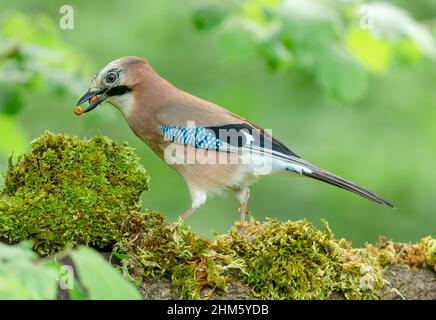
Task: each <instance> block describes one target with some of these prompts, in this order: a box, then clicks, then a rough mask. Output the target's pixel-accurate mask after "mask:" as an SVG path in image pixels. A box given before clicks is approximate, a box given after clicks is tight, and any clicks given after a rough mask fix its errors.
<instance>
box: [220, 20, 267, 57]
mask: <svg viewBox="0 0 436 320" xmlns="http://www.w3.org/2000/svg"><path fill="white" fill-rule="evenodd" d="M220 31H221V33H220V39H219V40H220V47H221V48H222V51H223V52H224V55H225V57H226V58H227V60H229V61H231V62H241V61H246V60H249V59H252V58H254V57H255V56H256V55H257V43H258V42H259V41H260V39H261V38H262V37H263V36H264V34H263V32H264V30H263V28H262V27H261V26H260V25H258V24H256V23H254V22H251V21H250V20H246V19H240V18H234V19H230V20H227V21H226V23H225V25H223V28H222V29H221V30H220Z"/></svg>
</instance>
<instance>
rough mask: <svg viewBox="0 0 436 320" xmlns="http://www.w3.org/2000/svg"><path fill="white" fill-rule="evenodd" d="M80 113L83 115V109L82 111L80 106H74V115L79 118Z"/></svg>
mask: <svg viewBox="0 0 436 320" xmlns="http://www.w3.org/2000/svg"><path fill="white" fill-rule="evenodd" d="M82 113H83V109H82V107H81V106H76V107H75V108H74V114H75V115H76V116H80V115H81V114H82Z"/></svg>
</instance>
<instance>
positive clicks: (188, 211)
mask: <svg viewBox="0 0 436 320" xmlns="http://www.w3.org/2000/svg"><path fill="white" fill-rule="evenodd" d="M195 210H197V208H189V209H188V210H186V211H185V213H184V214H182V215H181V216H180V218H182V220H183V221H185V220H186V219H187V218H188V217H189V216H190V215H191V214H193V213H194V212H195Z"/></svg>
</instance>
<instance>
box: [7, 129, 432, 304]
mask: <svg viewBox="0 0 436 320" xmlns="http://www.w3.org/2000/svg"><path fill="white" fill-rule="evenodd" d="M148 183H149V177H148V175H147V173H146V171H145V169H144V168H143V167H142V166H141V165H139V163H138V159H137V157H136V155H135V154H134V152H133V151H132V150H131V149H130V148H128V147H127V146H126V145H118V144H116V143H114V142H112V141H110V140H109V139H107V138H104V137H97V138H94V139H91V140H79V139H77V138H76V137H69V136H65V135H54V134H50V133H46V134H45V135H43V136H42V137H40V138H38V139H36V140H35V141H34V142H33V143H32V150H31V151H30V152H29V153H27V154H26V155H23V156H21V157H20V158H19V159H18V160H17V161H16V162H15V163H13V162H12V161H10V164H9V168H8V171H7V173H6V175H5V185H4V188H3V190H2V191H1V193H0V240H1V241H5V242H8V243H17V242H19V241H21V240H32V241H33V245H34V249H35V251H37V252H38V253H39V254H40V255H43V256H45V255H51V254H53V253H57V252H59V251H61V250H63V248H65V247H71V246H73V247H74V246H78V245H90V246H93V247H97V248H110V250H111V252H109V256H112V257H113V258H112V259H111V261H114V259H118V265H119V268H120V271H122V272H123V274H124V275H125V276H126V277H127V278H128V279H130V280H131V281H133V282H134V283H136V284H137V286H138V288H139V289H140V290H141V292H142V293H143V296H144V298H148V299H151V298H152V299H172V298H185V299H220V298H221V299H222V298H232V299H246V298H250V299H251V298H259V299H379V298H382V299H403V298H405V299H413V298H426V299H436V273H435V271H436V240H435V239H432V238H430V237H427V238H423V239H422V240H421V241H420V242H419V243H417V244H397V243H392V242H390V241H387V240H385V239H381V241H380V242H379V243H378V244H376V245H368V246H366V247H365V248H360V249H356V248H353V247H352V246H351V244H350V243H349V242H347V241H346V240H344V239H335V237H334V235H333V233H332V231H331V230H330V228H329V226H328V224H327V222H324V228H323V230H319V229H317V228H316V227H314V226H313V225H312V224H311V223H310V222H308V221H307V220H298V221H286V222H280V221H277V220H274V219H268V220H267V221H265V222H263V223H260V222H257V221H251V222H250V223H249V224H248V225H247V228H246V232H247V234H248V236H249V237H250V238H251V239H252V240H253V241H251V242H249V241H247V240H246V239H245V238H243V237H241V236H240V235H239V233H238V231H237V227H236V226H235V227H233V228H232V229H231V230H230V231H229V232H228V233H227V234H223V235H218V236H216V237H215V239H213V240H208V239H203V238H201V237H199V236H198V235H196V234H195V233H193V232H192V231H191V230H190V229H189V228H188V227H187V226H186V225H184V224H183V223H182V222H181V221H178V222H176V223H174V224H167V223H166V222H165V218H164V216H163V215H162V214H160V213H158V212H155V211H152V210H146V211H145V212H141V209H140V201H139V199H140V195H141V193H142V192H143V191H144V190H146V189H147V188H148ZM105 250H106V249H105ZM61 296H62V297H67V296H65V295H61Z"/></svg>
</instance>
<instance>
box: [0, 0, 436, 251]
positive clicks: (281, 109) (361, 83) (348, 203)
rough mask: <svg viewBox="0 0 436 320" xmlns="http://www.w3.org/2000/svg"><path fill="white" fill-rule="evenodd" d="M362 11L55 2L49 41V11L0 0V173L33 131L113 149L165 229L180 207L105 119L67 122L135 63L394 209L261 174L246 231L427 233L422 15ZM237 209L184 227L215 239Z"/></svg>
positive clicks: (148, 161) (430, 5)
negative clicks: (68, 22) (134, 166)
mask: <svg viewBox="0 0 436 320" xmlns="http://www.w3.org/2000/svg"><path fill="white" fill-rule="evenodd" d="M366 3H367V2H365V1H328V0H326V1H316V0H312V1H303V0H301V1H297V0H294V1H280V0H246V1H243V0H240V1H234V0H233V1H232V0H227V1H218V0H216V1H212V0H210V1H176V0H165V1H162V0H148V1H139V0H137V1H93V2H91V1H71V2H70V3H69V4H70V5H71V6H72V8H73V9H74V28H73V29H67V30H62V29H61V28H60V27H59V19H60V18H61V17H62V16H63V15H62V14H60V13H59V10H60V7H61V6H62V5H63V4H65V3H64V1H20V0H17V1H13V2H11V1H5V0H0V169H1V170H2V171H4V170H5V168H6V165H7V158H8V155H9V154H10V153H11V152H13V153H14V154H19V153H21V152H23V151H24V150H25V149H26V145H27V144H28V142H29V141H30V140H31V139H33V138H35V137H37V136H39V135H41V134H42V133H43V132H44V131H45V130H50V131H53V132H58V133H66V134H72V135H78V136H80V137H91V136H94V135H97V134H103V135H107V136H109V137H110V138H112V139H114V140H116V141H118V142H122V141H128V142H129V144H130V145H131V146H133V147H134V148H135V149H136V152H137V153H138V155H139V156H140V157H141V161H142V163H143V165H144V166H145V167H146V168H147V169H148V170H149V172H150V174H151V177H152V181H151V182H152V183H151V187H152V188H151V191H150V192H148V193H146V194H144V196H143V206H144V207H147V208H153V209H156V210H160V211H162V212H164V213H165V214H166V215H167V216H168V219H169V221H174V220H175V219H176V218H177V217H178V215H179V214H181V213H182V212H184V211H185V210H186V209H187V208H188V207H189V206H190V196H189V193H188V191H187V188H186V187H185V185H184V183H183V181H182V179H181V178H180V177H179V176H178V175H177V174H176V173H175V171H173V170H172V169H171V168H169V167H168V166H167V165H166V164H165V163H163V162H162V161H161V160H160V159H158V157H157V156H155V155H154V154H153V153H152V152H151V151H150V149H149V148H148V147H147V146H146V145H145V144H143V143H142V142H141V141H140V140H139V139H138V138H136V136H134V134H133V133H132V132H131V131H130V129H129V128H128V126H127V123H126V122H125V120H124V119H123V117H122V115H121V114H120V113H119V112H118V111H117V110H116V109H115V108H114V107H112V106H110V105H108V104H106V105H104V106H103V107H101V108H98V109H97V110H96V111H94V112H92V113H89V114H87V115H86V116H82V117H76V116H74V114H73V108H74V106H75V102H76V101H77V99H78V98H79V97H80V96H81V94H83V93H84V92H85V91H86V90H87V86H88V84H89V81H90V80H91V78H92V76H93V75H94V73H96V72H97V71H98V70H100V68H101V67H103V66H104V65H105V64H107V63H108V62H110V61H111V60H113V59H116V58H118V57H121V56H126V55H138V56H143V57H146V58H147V59H148V61H149V62H150V63H151V64H152V66H153V67H154V68H155V69H156V70H157V71H158V72H159V73H160V74H161V75H162V76H163V77H165V78H166V79H168V80H169V81H171V82H172V83H174V84H175V85H176V86H178V87H179V88H181V89H183V90H185V91H188V92H190V93H192V94H194V95H197V96H200V97H202V98H204V99H207V100H211V101H213V102H215V103H217V104H220V105H223V106H225V107H226V108H228V109H230V110H231V111H233V112H236V113H238V114H240V115H242V116H243V117H245V118H247V119H250V120H252V121H253V122H255V123H257V124H259V125H261V126H263V127H264V128H271V129H273V134H274V136H275V137H276V138H278V139H280V140H281V141H282V142H284V143H285V144H287V145H288V146H289V147H290V149H291V150H293V151H295V152H296V153H297V154H299V155H301V156H302V157H304V158H305V159H307V160H309V161H311V162H313V163H315V164H317V165H318V166H321V167H323V168H325V169H327V170H329V171H332V172H334V173H336V174H338V175H341V176H343V177H345V178H347V179H350V180H352V181H354V182H356V183H357V184H360V185H363V186H366V187H368V188H369V189H370V190H372V191H374V192H376V193H378V194H380V195H382V196H383V197H385V198H386V199H388V200H390V201H391V202H393V203H394V204H395V205H396V206H397V209H396V210H391V209H388V208H385V207H381V206H378V205H375V204H373V203H371V202H369V201H366V200H365V199H362V198H360V197H357V196H355V195H353V194H351V193H348V192H345V191H343V190H339V189H336V188H334V187H331V186H328V185H325V184H322V183H318V182H316V181H309V180H307V179H289V178H282V177H268V178H264V179H263V180H260V181H259V182H258V183H257V184H255V185H253V186H252V189H251V190H252V192H251V200H250V202H249V209H250V210H251V211H252V213H253V215H254V217H255V218H256V219H259V220H262V219H264V217H276V218H279V219H282V220H286V219H301V218H307V219H309V220H310V221H312V222H313V223H315V224H316V225H320V219H321V218H325V219H327V220H328V221H329V223H330V226H331V228H332V229H333V231H334V232H335V234H336V236H337V237H344V238H347V239H349V240H352V241H353V244H354V245H356V246H358V245H362V244H363V243H365V242H367V241H368V242H374V241H376V240H377V238H378V236H379V235H385V236H387V237H388V238H392V239H394V240H396V241H416V240H418V239H419V238H421V237H423V236H425V235H433V236H435V235H436V233H435V231H436V229H435V226H436V213H435V211H436V200H435V195H436V194H435V192H436V170H435V168H434V166H435V163H436V126H435V121H436V120H435V119H436V65H435V56H436V49H435V48H436V45H435V37H434V34H435V30H436V27H435V25H436V3H435V2H434V1H433V0H421V1H406V0H403V1H392V2H389V3H386V2H385V3H380V2H374V3H373V2H370V6H365V4H366ZM362 6H363V7H362ZM400 8H402V9H400ZM403 10H404V11H403ZM237 209H238V202H237V201H236V199H234V197H233V196H232V195H231V194H229V195H226V196H220V197H214V198H211V199H210V200H209V201H208V202H207V203H206V205H205V206H204V207H203V208H201V209H200V210H198V212H196V213H195V214H194V215H193V216H192V217H190V218H189V219H188V221H187V223H188V224H189V225H190V226H192V228H193V229H194V231H197V232H199V233H201V234H203V235H206V236H211V235H212V232H213V231H217V232H225V231H227V230H228V229H229V227H230V226H231V225H232V224H233V222H234V221H236V220H237V219H238V211H237Z"/></svg>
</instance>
